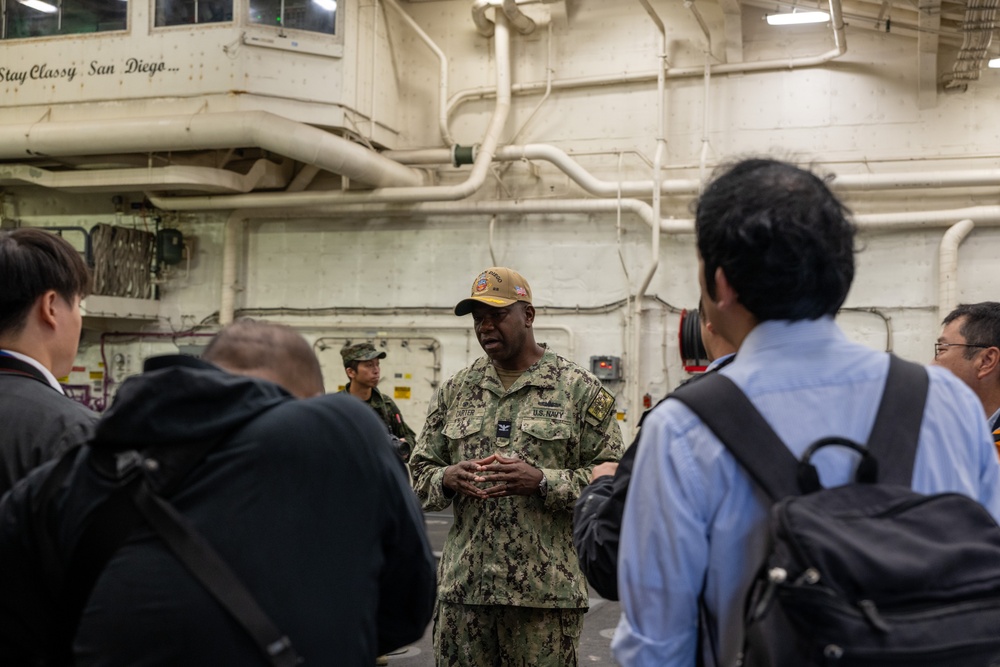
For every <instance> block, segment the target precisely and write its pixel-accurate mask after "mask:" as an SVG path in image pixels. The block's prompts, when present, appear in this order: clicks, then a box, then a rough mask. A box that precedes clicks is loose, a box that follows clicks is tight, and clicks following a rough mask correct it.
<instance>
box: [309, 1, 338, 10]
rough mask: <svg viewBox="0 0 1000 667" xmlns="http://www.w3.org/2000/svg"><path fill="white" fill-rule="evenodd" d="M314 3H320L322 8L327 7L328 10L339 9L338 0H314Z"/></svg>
mask: <svg viewBox="0 0 1000 667" xmlns="http://www.w3.org/2000/svg"><path fill="white" fill-rule="evenodd" d="M313 3H315V4H317V5H319V7H320V9H325V10H326V11H328V12H335V11H337V0H313Z"/></svg>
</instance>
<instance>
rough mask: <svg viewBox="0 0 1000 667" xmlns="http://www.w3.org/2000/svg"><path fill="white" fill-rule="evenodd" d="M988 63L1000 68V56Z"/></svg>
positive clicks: (994, 67)
mask: <svg viewBox="0 0 1000 667" xmlns="http://www.w3.org/2000/svg"><path fill="white" fill-rule="evenodd" d="M988 64H989V66H990V67H992V68H993V69H1000V58H994V59H993V60H991V61H990V62H989V63H988Z"/></svg>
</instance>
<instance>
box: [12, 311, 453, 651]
mask: <svg viewBox="0 0 1000 667" xmlns="http://www.w3.org/2000/svg"><path fill="white" fill-rule="evenodd" d="M262 346H268V349H267V354H266V355H263V356H262V357H261V358H259V359H254V358H253V357H254V355H253V354H250V355H244V354H242V353H241V351H240V350H236V349H234V348H236V347H239V348H242V350H243V351H249V352H251V353H253V352H255V351H257V350H259V349H261V348H262ZM309 355H311V356H309ZM205 356H207V357H209V358H213V359H216V360H218V361H219V363H220V364H223V365H225V366H227V367H228V368H230V369H232V371H233V372H230V371H227V370H224V369H223V368H221V367H220V366H216V365H214V364H212V363H209V362H207V361H205V360H204V359H198V358H195V357H190V356H182V355H170V356H166V357H153V358H151V359H148V360H146V363H145V372H144V373H142V374H141V375H137V376H134V377H130V378H128V379H126V380H125V382H123V383H122V385H121V386H120V388H119V390H118V392H117V394H116V396H115V401H114V403H113V405H112V406H111V408H110V409H109V410H108V411H107V412H106V413H105V414H104V416H103V417H102V419H101V420H100V422H99V423H98V424H97V428H96V430H95V434H94V436H93V437H92V438H91V439H90V440H89V441H88V442H87V443H86V444H84V445H83V446H82V447H78V448H76V449H74V450H72V451H70V452H68V453H67V454H65V455H64V457H62V458H60V459H57V460H55V461H52V462H50V463H48V464H45V465H43V466H41V467H40V468H38V469H36V470H35V471H33V472H32V473H31V474H29V475H28V476H27V477H26V478H25V479H23V480H21V482H20V483H18V484H17V485H16V486H15V487H14V489H13V490H12V491H11V492H10V493H8V494H7V495H6V496H5V497H4V498H3V500H2V501H0V664H2V665H43V664H44V665H56V664H74V665H97V664H101V665H110V664H114V665H188V666H191V667H198V666H202V665H203V666H205V667H208V666H210V665H211V666H215V665H257V664H296V663H295V655H297V656H298V657H299V658H301V659H302V660H303V661H304V663H305V664H307V665H371V664H374V662H375V659H376V657H377V656H378V655H381V654H384V653H386V652H388V651H390V650H393V649H396V648H399V647H401V646H404V645H406V644H408V643H410V642H414V641H416V640H418V639H419V638H420V637H421V636H422V635H423V633H424V631H425V629H426V627H427V624H428V623H429V622H430V619H431V613H432V610H433V606H434V597H435V584H436V577H435V561H434V556H433V554H432V553H431V549H430V545H429V543H428V541H427V537H426V534H425V530H424V522H423V514H422V512H421V511H420V505H419V504H418V502H417V499H416V497H415V495H414V494H413V490H412V489H411V488H410V485H409V479H408V477H407V473H406V469H405V466H404V465H403V463H402V462H401V461H400V460H399V458H398V457H397V456H396V454H395V453H394V452H393V450H392V447H391V446H390V444H389V442H388V438H386V436H385V429H384V428H383V426H382V424H381V423H380V422H379V420H378V418H376V416H375V415H374V414H373V413H372V411H371V410H369V409H368V408H366V407H365V406H363V405H361V404H359V403H358V402H357V401H355V400H353V399H350V398H348V397H346V396H343V395H339V394H326V395H318V396H317V395H314V394H316V393H318V392H317V391H316V390H317V389H321V385H319V386H317V385H316V383H315V378H317V377H318V374H319V370H320V366H319V360H318V359H317V358H316V356H315V354H314V353H312V350H311V348H310V347H309V345H308V343H307V342H306V341H305V340H304V339H303V338H302V337H301V336H299V335H298V334H296V333H295V332H294V330H292V329H290V328H289V327H285V326H282V325H277V324H270V323H266V322H248V321H237V322H235V323H233V324H231V325H229V326H228V327H226V328H223V329H222V331H221V332H220V333H219V338H218V339H217V340H216V341H214V342H213V343H212V344H210V346H209V349H208V350H207V351H206V354H205ZM289 359H298V361H299V362H300V363H292V364H288V363H286V362H287V360H289ZM243 360H245V361H247V362H248V363H243ZM306 379H308V380H309V381H306V382H305V383H304V382H303V380H306ZM290 390H292V391H297V392H298V393H299V394H300V395H303V396H305V395H312V397H311V398H302V399H297V398H295V397H294V396H293V395H292V394H291V393H290ZM320 393H321V392H320ZM67 461H68V463H69V464H70V466H69V467H66V466H64V465H63V464H64V463H66V462H67ZM57 473H60V474H62V475H64V477H63V478H62V479H61V480H59V478H58V477H55V475H56V474H57ZM52 479H56V480H57V481H58V483H54V482H52V481H51V480H52ZM136 483H138V484H136ZM147 489H148V490H147ZM143 490H146V491H145V495H142V493H141V492H142V491H143ZM122 494H125V495H124V498H123V496H122ZM154 494H155V495H156V496H157V497H158V498H159V499H160V501H165V502H166V503H168V504H169V507H170V508H171V511H172V512H175V513H176V514H178V515H179V516H180V517H181V519H180V520H175V522H174V523H175V524H176V525H182V524H183V523H184V522H187V523H189V524H190V525H191V526H192V527H193V529H194V530H195V531H196V532H197V534H198V535H199V536H200V539H201V540H202V541H204V542H206V543H207V544H208V545H209V547H210V548H211V549H214V551H215V552H216V553H217V554H218V556H219V559H220V560H221V562H222V563H223V564H224V565H225V566H227V567H228V569H229V570H231V572H232V574H233V575H234V576H233V578H232V579H235V580H236V581H238V582H239V583H241V584H242V586H243V587H244V588H245V593H246V595H245V596H243V597H242V598H241V599H240V600H239V601H238V604H236V605H226V604H225V602H224V599H225V598H226V596H225V595H220V594H219V589H220V588H221V589H224V592H227V593H228V594H229V599H230V600H232V598H233V597H234V594H233V590H234V586H233V585H231V582H232V579H228V580H227V579H226V578H224V577H223V576H220V570H221V569H223V568H219V567H217V566H212V567H204V564H205V563H204V561H205V559H204V558H202V559H201V560H202V561H203V562H202V565H203V567H202V568H201V571H200V572H199V570H198V568H190V569H189V568H188V565H189V564H190V562H191V560H192V559H191V557H190V553H191V552H192V551H195V553H197V550H194V549H192V548H191V547H192V543H193V542H194V540H188V542H187V543H186V544H184V545H182V546H183V547H185V548H182V549H177V545H176V544H174V543H173V542H170V541H169V540H167V539H165V537H164V533H163V531H161V530H160V529H159V527H158V526H157V525H156V524H155V522H153V521H152V520H151V519H149V516H150V515H149V514H148V513H147V511H146V510H143V506H144V502H145V505H147V506H148V505H149V504H150V501H149V498H150V497H151V496H153V495H154ZM143 498H145V501H143ZM118 499H123V500H124V502H116V501H117V500H118ZM130 507H131V508H132V509H131V512H129V511H128V510H129V508H130ZM136 510H139V512H138V514H139V515H140V516H136ZM144 518H145V521H144ZM147 522H148V523H147ZM122 524H124V525H125V530H124V531H123V530H121V529H119V528H118V526H120V525H122ZM175 532H176V531H175ZM168 544H169V546H168ZM179 552H180V553H179ZM185 553H187V554H188V558H187V559H185ZM195 561H197V559H195ZM209 564H210V563H209ZM206 571H207V572H206ZM221 574H224V572H222V573H221ZM206 575H207V576H206ZM212 582H214V585H213V583H212ZM236 590H238V588H237V589H236ZM247 598H251V599H252V600H251V601H252V602H256V605H257V606H258V607H259V608H260V610H261V611H262V612H263V616H264V617H265V620H269V621H270V625H272V626H274V627H275V628H276V629H277V630H278V631H279V632H280V633H281V634H282V635H283V637H282V641H280V642H266V648H267V653H268V654H269V655H271V656H276V657H274V658H273V660H271V661H269V662H268V661H265V657H264V656H263V655H262V650H261V649H262V642H260V641H257V640H259V638H260V635H261V634H262V633H261V632H259V630H260V629H261V628H262V627H265V626H266V625H268V624H267V623H260V622H259V619H260V616H258V617H257V618H256V619H253V618H251V619H250V620H251V622H250V623H247V622H246V617H247V616H248V614H247V613H246V610H247V609H248V608H249V607H250V606H251V605H250V604H248V603H247ZM240 611H242V614H240V613H237V612H240ZM240 616H242V617H243V618H241V619H240V620H237V619H238V618H240ZM263 634H264V635H265V637H266V635H267V633H266V632H265V633H263ZM291 650H294V652H295V653H294V654H290V653H289V651H291ZM281 660H284V661H281Z"/></svg>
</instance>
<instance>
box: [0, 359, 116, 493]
mask: <svg viewBox="0 0 1000 667" xmlns="http://www.w3.org/2000/svg"><path fill="white" fill-rule="evenodd" d="M96 421H97V414H96V413H94V412H92V411H91V410H88V409H87V408H86V407H84V406H83V405H81V404H79V403H77V402H76V401H74V400H73V399H71V398H67V397H66V396H64V395H63V394H60V393H59V392H58V391H56V390H55V389H53V388H52V386H50V385H49V383H48V381H47V380H46V379H45V376H44V375H42V374H41V373H40V372H39V371H38V370H37V369H35V368H34V367H32V366H31V365H29V364H26V363H24V362H22V361H20V360H18V359H13V358H12V357H7V356H0V496H2V495H3V494H4V493H6V492H7V491H8V490H9V489H10V488H11V487H12V486H14V482H16V481H17V480H19V479H21V478H22V477H24V476H25V475H27V474H28V472H29V471H31V470H32V469H34V468H37V467H38V466H39V465H41V464H42V463H45V462H46V461H48V460H49V459H52V458H54V457H56V456H58V455H59V454H61V453H62V452H63V451H65V450H66V449H69V447H71V446H73V445H75V444H78V443H81V442H84V441H85V440H86V439H87V438H88V437H89V436H90V433H91V432H92V430H93V426H94V423H95V422H96Z"/></svg>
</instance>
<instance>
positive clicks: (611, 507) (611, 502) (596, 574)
mask: <svg viewBox="0 0 1000 667" xmlns="http://www.w3.org/2000/svg"><path fill="white" fill-rule="evenodd" d="M695 314H698V312H697V311H696V313H695ZM699 324H700V327H701V340H702V343H703V345H704V346H705V351H706V352H707V353H708V358H709V360H711V361H712V363H711V364H709V366H708V368H707V369H706V371H705V372H706V373H708V372H713V371H715V370H717V369H719V368H721V367H722V366H725V365H726V364H727V363H729V361H731V360H732V358H733V355H734V353H735V352H736V348H735V347H733V345H732V344H731V343H729V341H727V340H726V339H724V338H722V337H721V336H719V335H718V334H717V333H716V332H715V329H714V327H712V325H711V323H710V322H709V321H708V319H707V318H706V317H705V315H704V309H702V311H701V315H700V317H699ZM698 377H700V376H695V377H693V378H691V379H690V380H687V382H690V381H693V380H697V378H698ZM664 400H666V399H664ZM646 414H649V412H648V411H647V412H646ZM643 417H645V415H643ZM641 428H642V419H640V420H639V429H641ZM638 450H639V431H638V430H637V431H636V434H635V438H634V439H633V440H632V444H631V445H629V447H628V449H626V450H625V454H624V455H623V456H622V458H621V460H620V461H618V462H617V463H612V462H609V463H601V464H600V465H597V466H595V467H594V471H593V473H591V475H590V484H589V485H587V486H586V487H584V489H583V491H582V492H581V493H580V497H579V498H578V499H577V501H576V505H575V506H574V507H573V545H574V546H575V547H576V554H577V557H578V558H579V559H580V569H582V570H583V573H584V575H586V577H587V582H588V583H589V584H590V585H591V587H592V588H593V589H594V590H595V591H597V593H598V595H600V596H601V597H603V598H605V599H607V600H617V599H618V537H619V535H620V534H621V529H622V515H623V514H624V512H625V496H626V495H627V494H628V486H629V481H630V480H631V479H632V466H633V465H635V455H636V452H638Z"/></svg>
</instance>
